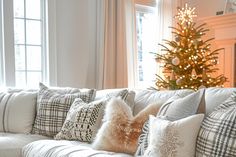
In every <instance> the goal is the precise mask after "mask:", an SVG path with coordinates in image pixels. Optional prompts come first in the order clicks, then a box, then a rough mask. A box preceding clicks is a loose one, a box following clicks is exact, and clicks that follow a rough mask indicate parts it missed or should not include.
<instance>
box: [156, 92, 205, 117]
mask: <svg viewBox="0 0 236 157" xmlns="http://www.w3.org/2000/svg"><path fill="white" fill-rule="evenodd" d="M204 93H205V90H204V89H201V90H198V91H197V92H195V93H192V94H190V95H188V96H186V97H183V98H181V97H179V96H178V95H176V96H173V97H171V98H170V99H169V100H168V101H167V102H166V103H165V104H164V105H162V107H161V109H160V112H159V113H158V116H166V117H167V119H168V120H171V121H174V120H179V119H182V118H185V117H188V116H191V115H194V114H195V113H205V95H204Z"/></svg>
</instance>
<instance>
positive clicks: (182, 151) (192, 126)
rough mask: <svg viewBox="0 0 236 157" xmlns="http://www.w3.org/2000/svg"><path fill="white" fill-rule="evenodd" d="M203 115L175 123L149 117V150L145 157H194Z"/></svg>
mask: <svg viewBox="0 0 236 157" xmlns="http://www.w3.org/2000/svg"><path fill="white" fill-rule="evenodd" d="M203 118H204V115H203V114H199V115H193V116H189V117H187V118H183V119H180V120H177V121H174V122H171V121H168V120H164V119H162V118H160V117H154V116H150V117H149V137H148V141H149V144H148V148H147V150H146V151H145V153H144V156H145V157H170V156H174V157H193V156H194V155H195V143H196V139H197V135H198V131H199V128H200V125H201V122H202V120H203Z"/></svg>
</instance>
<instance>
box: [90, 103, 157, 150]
mask: <svg viewBox="0 0 236 157" xmlns="http://www.w3.org/2000/svg"><path fill="white" fill-rule="evenodd" d="M158 110H159V106H158V105H156V104H152V105H149V106H147V107H146V108H145V109H144V110H142V111H141V112H140V113H139V114H138V115H136V116H135V117H133V115H132V111H131V109H130V107H129V106H128V105H127V104H126V103H125V102H124V101H123V100H121V99H118V98H113V99H111V100H110V101H109V103H108V104H107V106H106V109H105V115H104V122H103V124H102V127H101V128H100V129H99V131H98V133H97V135H96V138H95V141H94V143H93V148H95V149H99V150H106V151H113V152H123V153H129V154H134V152H135V150H136V149H137V142H138V137H139V135H140V133H141V129H142V126H143V124H144V122H145V121H146V120H147V119H148V116H149V115H150V114H151V115H155V114H156V113H157V112H158Z"/></svg>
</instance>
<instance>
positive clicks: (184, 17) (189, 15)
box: [175, 3, 197, 24]
mask: <svg viewBox="0 0 236 157" xmlns="http://www.w3.org/2000/svg"><path fill="white" fill-rule="evenodd" d="M195 9H196V8H191V7H188V4H187V3H186V4H185V7H184V8H182V9H180V8H179V9H178V13H177V15H176V16H175V18H177V19H178V20H179V21H180V22H181V24H183V23H185V22H193V18H194V17H197V15H196V13H195Z"/></svg>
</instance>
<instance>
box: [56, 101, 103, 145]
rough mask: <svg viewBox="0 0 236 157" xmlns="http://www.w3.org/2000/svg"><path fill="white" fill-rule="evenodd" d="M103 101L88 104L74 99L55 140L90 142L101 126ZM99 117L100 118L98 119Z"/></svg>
mask: <svg viewBox="0 0 236 157" xmlns="http://www.w3.org/2000/svg"><path fill="white" fill-rule="evenodd" d="M104 107H105V101H101V100H100V101H96V102H91V103H89V104H87V103H85V102H83V100H81V99H80V98H77V99H75V101H74V103H73V104H72V105H71V108H70V110H69V112H68V114H67V117H66V120H65V122H64V124H63V127H62V128H61V131H60V132H59V133H58V134H57V135H56V136H55V139H57V140H59V139H66V140H79V141H84V142H92V139H93V138H94V137H95V135H96V133H97V128H98V127H99V125H101V124H100V123H101V121H99V120H98V119H102V117H103V114H102V113H101V112H103V111H102V110H104ZM99 117H100V118H99Z"/></svg>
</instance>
